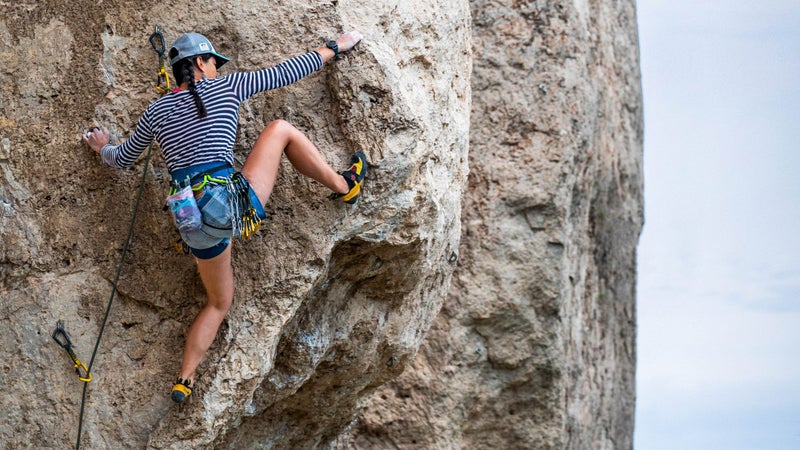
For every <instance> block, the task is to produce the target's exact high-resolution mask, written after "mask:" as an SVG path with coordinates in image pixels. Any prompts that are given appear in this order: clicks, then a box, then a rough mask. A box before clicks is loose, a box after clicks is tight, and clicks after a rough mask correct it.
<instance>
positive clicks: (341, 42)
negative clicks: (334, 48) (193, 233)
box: [336, 30, 363, 53]
mask: <svg viewBox="0 0 800 450" xmlns="http://www.w3.org/2000/svg"><path fill="white" fill-rule="evenodd" d="M361 38H363V36H361V33H359V32H358V31H355V30H353V31H348V32H347V33H345V34H343V35H341V36H339V39H336V45H338V46H339V52H340V53H344V52H346V51H348V50H350V49H351V48H353V47H354V46H355V45H356V44H358V42H359V41H361Z"/></svg>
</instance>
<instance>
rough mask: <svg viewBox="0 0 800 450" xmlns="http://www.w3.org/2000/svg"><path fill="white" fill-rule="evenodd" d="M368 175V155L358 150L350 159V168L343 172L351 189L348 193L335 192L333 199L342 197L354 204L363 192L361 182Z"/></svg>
mask: <svg viewBox="0 0 800 450" xmlns="http://www.w3.org/2000/svg"><path fill="white" fill-rule="evenodd" d="M366 175H367V157H366V156H364V154H363V153H361V152H356V153H355V154H354V155H353V157H352V159H350V168H349V169H347V170H345V171H344V172H342V176H343V177H344V179H345V181H347V186H348V187H350V191H349V192H348V193H347V194H333V195H331V198H332V199H341V200H342V201H343V202H345V203H349V204H351V205H352V204H353V203H355V202H356V201H357V200H358V196H359V194H361V184H362V183H363V182H364V177H365V176H366Z"/></svg>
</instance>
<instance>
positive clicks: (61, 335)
mask: <svg viewBox="0 0 800 450" xmlns="http://www.w3.org/2000/svg"><path fill="white" fill-rule="evenodd" d="M149 40H150V44H151V45H152V46H153V50H155V52H156V53H157V54H158V57H159V58H158V59H159V73H158V80H157V82H158V83H159V85H158V86H157V88H158V91H159V92H161V93H162V95H163V94H165V93H166V92H169V76H168V75H166V70H165V69H164V58H163V57H164V47H165V45H164V35H163V34H162V33H161V27H159V26H156V28H155V31H154V32H153V34H151V35H150V39H149ZM157 45H160V47H158V46H157ZM162 83H164V84H165V85H166V90H163V89H162V88H161V85H162ZM152 153H153V143H152V142H151V143H150V145H149V146H148V148H147V155H146V156H145V160H144V168H143V169H142V180H141V182H140V183H139V191H138V193H137V194H136V202H135V203H134V206H133V213H132V215H131V221H130V224H129V226H128V236H127V238H126V239H125V245H124V246H123V248H122V255H120V258H119V265H118V266H117V274H116V276H115V277H114V283H113V284H112V287H111V295H110V297H109V299H108V304H107V305H106V312H105V315H104V316H103V321H102V322H101V324H100V330H99V332H98V335H97V341H95V344H94V350H93V351H92V358H91V359H90V360H89V365H88V366H87V365H85V364H83V363H82V362H81V361H80V360H79V359H78V358H77V357H76V356H75V352H74V351H72V342H71V341H70V340H69V336H67V333H66V331H65V330H64V325H63V322H61V321H59V322H58V324H57V325H56V330H55V331H54V332H53V336H52V337H53V339H54V340H55V341H56V342H57V343H58V345H59V346H61V347H62V348H64V349H65V350H67V352H68V353H69V355H70V357H71V358H72V360H73V362H74V363H75V371H76V372H77V373H78V379H80V380H81V381H83V382H84V383H83V395H82V396H81V410H80V414H79V416H78V438H77V440H76V442H75V449H76V450H80V447H81V432H82V430H83V413H84V410H85V407H86V392H87V390H88V386H89V382H90V381H92V366H93V365H94V360H95V357H96V356H97V350H98V348H100V341H101V340H102V338H103V332H104V331H105V328H106V323H107V322H108V315H109V313H110V312H111V306H112V305H113V303H114V295H115V294H116V292H117V285H118V284H119V277H120V275H121V274H122V267H123V266H124V264H125V256H126V255H127V254H128V247H129V246H130V243H131V240H132V238H133V227H134V225H135V224H136V215H137V213H138V212H139V204H140V202H141V200H142V193H144V187H145V181H146V180H147V169H148V167H149V166H150V157H151V156H152ZM81 370H83V372H84V373H83V374H82V373H81Z"/></svg>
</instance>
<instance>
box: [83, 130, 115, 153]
mask: <svg viewBox="0 0 800 450" xmlns="http://www.w3.org/2000/svg"><path fill="white" fill-rule="evenodd" d="M110 140H111V133H109V132H108V129H107V128H106V127H103V128H102V129H100V128H97V127H92V128H89V129H88V130H86V133H84V134H83V142H86V145H88V146H89V147H91V148H92V150H94V151H96V152H97V153H100V150H101V149H102V148H103V147H104V146H105V145H106V144H108V142H109V141H110Z"/></svg>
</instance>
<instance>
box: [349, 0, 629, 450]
mask: <svg viewBox="0 0 800 450" xmlns="http://www.w3.org/2000/svg"><path fill="white" fill-rule="evenodd" d="M471 9H472V18H473V19H472V20H473V27H472V28H473V40H474V44H473V54H474V61H473V65H474V70H473V79H472V116H471V130H470V157H469V161H470V176H469V187H468V189H467V192H466V193H465V197H464V201H463V212H462V240H461V249H460V252H459V253H460V255H461V258H460V261H459V267H458V269H457V271H456V274H455V276H454V281H453V286H452V288H451V289H450V292H449V295H448V299H447V301H446V303H445V305H444V307H443V309H442V312H441V313H440V314H439V316H438V317H437V319H436V320H435V321H434V324H433V326H432V329H431V331H430V332H429V333H428V337H427V339H426V341H425V342H424V344H423V346H422V348H421V350H420V352H419V354H418V356H417V358H416V359H415V360H414V362H413V364H412V367H411V368H410V369H407V370H406V371H405V372H404V373H403V374H402V375H401V376H400V377H399V378H398V379H397V380H396V381H393V382H391V383H389V384H387V385H385V386H384V387H382V388H380V389H379V390H378V391H377V392H376V394H375V395H374V396H373V398H372V400H371V402H370V406H369V407H368V408H367V410H366V411H365V412H364V413H363V414H362V416H361V417H360V419H359V421H358V423H357V424H356V425H355V426H354V427H353V434H352V436H351V438H350V440H349V441H348V445H351V446H354V447H357V448H465V449H471V448H497V449H514V448H536V449H545V448H549V449H558V448H570V449H573V448H574V449H590V448H591V449H624V448H631V447H632V436H633V416H634V400H635V383H634V374H635V332H636V329H635V281H636V279H635V273H636V245H637V242H638V236H639V232H640V230H641V227H642V224H643V205H642V159H641V158H642V132H643V131H642V104H641V90H640V86H641V83H640V75H639V63H638V43H637V34H636V16H635V4H634V2H633V1H613V2H601V1H593V0H588V1H587V0H576V1H571V2H570V1H567V2H554V1H544V2H542V1H536V2H527V3H525V2H511V1H501V2H496V1H491V2H489V1H485V0H472V1H471Z"/></svg>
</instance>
